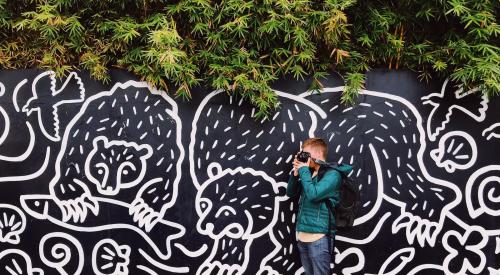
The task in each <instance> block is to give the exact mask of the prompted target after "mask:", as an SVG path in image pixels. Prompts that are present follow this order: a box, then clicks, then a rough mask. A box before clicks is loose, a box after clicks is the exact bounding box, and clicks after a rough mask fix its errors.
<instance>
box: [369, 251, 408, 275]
mask: <svg viewBox="0 0 500 275" xmlns="http://www.w3.org/2000/svg"><path fill="white" fill-rule="evenodd" d="M403 254H407V256H403ZM408 254H409V255H408ZM396 257H399V258H398V259H396ZM414 257H415V248H414V247H405V248H401V249H399V250H398V251H396V252H394V253H392V255H391V256H389V257H388V258H387V259H386V260H385V262H384V263H383V264H382V266H381V267H380V269H379V271H378V275H397V274H399V272H400V271H401V270H402V269H403V268H404V267H405V266H406V265H407V264H408V263H409V262H411V261H412V260H413V258H414ZM398 260H399V265H398V266H396V267H394V268H393V269H392V270H391V271H390V272H387V271H386V269H387V267H388V266H389V265H390V264H392V265H394V262H396V261H398Z"/></svg>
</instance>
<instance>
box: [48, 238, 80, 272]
mask: <svg viewBox="0 0 500 275" xmlns="http://www.w3.org/2000/svg"><path fill="white" fill-rule="evenodd" d="M52 238H62V239H64V240H67V241H69V242H71V244H72V245H74V248H76V251H77V253H78V255H77V257H78V267H77V268H76V270H75V271H74V272H72V273H68V272H66V270H64V267H65V266H66V265H67V264H68V263H69V262H70V261H71V260H72V259H71V258H72V254H71V248H70V247H69V246H67V245H65V244H62V243H57V244H55V245H54V246H52V248H51V249H50V251H51V253H52V254H51V256H52V257H54V258H55V259H57V260H59V262H51V261H50V260H49V259H47V257H46V256H45V252H44V248H45V242H46V241H47V240H49V239H52ZM60 250H62V251H63V252H62V253H61V251H60ZM39 253H40V259H41V260H42V262H43V263H44V264H46V265H47V266H50V267H52V268H55V269H56V270H57V271H58V272H59V274H61V275H69V274H71V275H80V274H81V272H82V269H83V262H84V259H85V255H84V254H83V247H82V244H81V243H80V242H79V241H78V240H77V239H76V238H75V237H73V236H71V235H69V234H67V233H64V232H51V233H48V234H47V235H45V236H43V237H42V239H41V240H40V244H39ZM62 257H64V258H62Z"/></svg>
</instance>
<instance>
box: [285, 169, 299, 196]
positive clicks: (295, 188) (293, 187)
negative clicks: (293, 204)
mask: <svg viewBox="0 0 500 275" xmlns="http://www.w3.org/2000/svg"><path fill="white" fill-rule="evenodd" d="M298 179H299V177H298V176H294V175H293V172H292V173H291V174H290V177H289V178H288V185H287V186H286V195H287V196H288V197H290V198H292V197H295V196H297V195H299V194H300V188H301V186H300V183H299V182H298Z"/></svg>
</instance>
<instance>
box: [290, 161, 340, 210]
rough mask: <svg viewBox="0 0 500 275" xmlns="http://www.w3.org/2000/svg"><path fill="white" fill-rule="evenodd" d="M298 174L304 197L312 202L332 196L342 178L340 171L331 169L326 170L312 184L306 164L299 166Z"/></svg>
mask: <svg viewBox="0 0 500 275" xmlns="http://www.w3.org/2000/svg"><path fill="white" fill-rule="evenodd" d="M299 176H300V179H301V182H302V188H304V193H305V197H306V199H307V200H310V201H314V202H319V201H321V200H324V199H326V198H329V197H333V196H334V190H337V189H338V188H339V185H340V183H341V180H342V176H341V175H340V172H338V171H336V170H333V169H332V170H329V171H327V172H326V173H325V175H324V176H323V177H322V178H321V180H320V181H318V182H317V183H316V184H314V183H313V182H312V177H311V172H310V171H309V168H308V167H306V166H303V167H300V168H299Z"/></svg>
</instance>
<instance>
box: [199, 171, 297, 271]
mask: <svg viewBox="0 0 500 275" xmlns="http://www.w3.org/2000/svg"><path fill="white" fill-rule="evenodd" d="M208 170H209V179H208V180H207V181H205V182H204V183H203V184H202V185H201V186H200V189H199V190H198V193H197V196H196V211H197V213H198V215H199V220H198V223H197V230H198V232H200V233H201V234H203V235H207V236H209V237H210V238H212V239H214V241H215V243H214V245H213V248H212V251H211V252H210V255H209V256H208V258H207V259H206V260H205V262H204V263H203V264H202V265H201V267H200V268H199V269H198V271H197V274H215V273H217V272H228V274H243V273H246V274H248V273H249V272H250V273H254V274H255V273H258V274H260V273H262V272H263V271H266V274H267V273H269V271H270V270H272V268H270V267H269V266H267V263H268V262H269V261H270V260H271V259H274V257H275V255H276V254H277V253H278V252H279V250H280V249H281V248H282V244H281V243H280V242H278V241H277V238H276V237H275V234H276V232H275V231H276V230H275V225H276V223H277V222H278V221H282V222H283V223H284V224H287V225H288V226H293V222H294V221H293V220H294V217H295V216H294V215H293V214H292V215H289V214H288V213H287V215H288V216H287V217H286V218H285V217H284V215H283V212H282V211H280V204H281V203H282V202H283V203H285V204H287V205H288V208H290V205H289V204H290V202H289V201H286V200H287V199H288V197H287V196H286V194H285V190H286V183H285V182H276V181H275V180H274V179H273V178H271V177H269V176H268V175H267V174H266V173H264V172H262V171H258V170H254V169H252V168H242V167H237V168H235V169H232V168H227V169H224V170H222V168H221V166H220V165H219V164H218V163H212V164H211V165H209V169H208ZM281 207H283V206H281ZM292 209H293V208H292ZM280 216H281V218H280ZM290 232H292V233H291V234H292V235H293V231H291V230H290V228H289V232H288V233H286V234H290ZM279 234H281V235H283V233H279ZM263 236H264V237H263ZM261 237H263V238H261ZM282 237H283V236H278V238H279V239H283V238H282ZM261 242H272V244H273V245H271V246H269V245H264V246H261V244H262V243H261ZM269 247H272V248H269ZM287 247H288V245H287ZM250 248H252V249H259V251H260V252H259V253H253V254H252V255H250V253H249V251H250ZM291 262H293V261H291ZM297 268H298V266H297ZM251 269H255V270H251Z"/></svg>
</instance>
